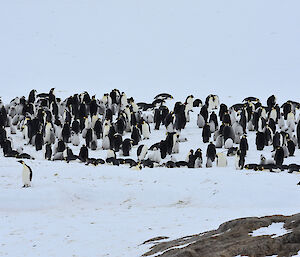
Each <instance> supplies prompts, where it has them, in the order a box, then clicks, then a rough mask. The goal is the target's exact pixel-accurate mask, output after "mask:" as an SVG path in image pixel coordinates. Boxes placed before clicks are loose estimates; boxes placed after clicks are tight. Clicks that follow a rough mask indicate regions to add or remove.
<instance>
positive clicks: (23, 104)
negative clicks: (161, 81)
mask: <svg viewBox="0 0 300 257" xmlns="http://www.w3.org/2000/svg"><path fill="white" fill-rule="evenodd" d="M172 98H173V97H172V96H171V95H170V94H167V93H162V94H159V95H157V96H156V97H155V98H154V101H153V102H152V103H145V102H137V103H136V102H135V100H134V99H133V98H132V97H130V98H128V97H127V95H126V94H125V93H124V92H120V91H119V90H118V89H114V90H112V91H111V92H110V93H105V94H104V95H103V97H102V98H101V99H96V97H95V96H90V95H89V93H88V92H83V93H81V94H74V95H72V96H69V97H67V98H66V99H65V100H62V99H60V98H58V97H56V96H55V90H54V88H52V89H51V90H50V91H49V93H40V94H37V91H36V90H31V91H30V93H29V95H28V97H25V96H22V97H16V98H14V99H13V100H11V102H10V103H9V104H6V105H5V104H4V103H3V102H2V101H1V102H0V146H1V148H2V150H3V155H4V157H14V158H18V159H34V158H33V157H32V156H31V155H30V154H28V153H25V152H24V150H23V147H19V148H17V149H13V139H12V137H11V136H12V135H14V134H17V131H19V132H20V133H22V137H23V140H24V144H25V145H30V146H32V147H34V148H35V150H36V151H44V158H45V159H46V160H51V161H56V160H61V161H66V162H72V161H77V162H83V163H85V164H86V165H89V164H92V165H95V166H96V165H99V164H105V163H107V164H112V165H117V166H119V165H123V164H124V165H126V164H127V165H129V166H130V167H131V168H135V169H138V170H140V169H142V168H143V167H149V168H153V167H167V168H176V167H188V168H202V165H203V156H202V150H201V149H200V148H198V149H196V150H195V151H194V150H193V149H191V150H190V151H189V152H188V154H187V157H186V159H185V160H180V161H177V160H176V159H175V158H174V156H173V154H176V153H178V152H179V144H180V142H185V141H187V138H185V137H182V135H181V131H182V130H184V129H185V127H186V124H187V123H188V122H190V112H191V111H193V109H194V110H195V107H198V109H199V110H200V112H199V113H198V116H197V126H198V127H199V128H201V129H202V131H201V130H199V131H200V132H199V135H200V134H202V140H203V143H207V149H206V155H205V157H206V158H205V167H207V168H209V167H212V166H213V163H214V162H215V163H216V166H218V167H225V166H227V157H229V156H235V158H236V162H235V167H236V169H243V168H245V169H253V170H269V171H283V170H288V171H289V172H293V171H297V172H299V171H300V165H298V164H290V165H284V164H283V162H284V159H285V158H288V157H289V156H293V155H294V152H295V149H296V147H297V146H298V147H300V122H299V116H298V118H296V109H298V108H299V107H300V104H299V103H297V102H294V101H287V102H285V103H284V104H283V105H282V106H279V105H278V104H277V103H276V97H275V96H274V95H272V96H270V97H269V98H268V99H267V105H266V106H263V105H262V103H261V102H260V100H259V99H258V98H256V97H247V98H245V99H244V100H243V101H242V103H238V104H234V105H233V106H231V107H228V106H227V105H226V104H224V103H221V104H220V102H219V97H218V96H217V95H213V94H211V95H208V96H207V97H206V99H205V101H204V102H202V101H201V100H200V99H195V98H194V96H193V95H190V96H188V97H187V98H186V100H185V102H184V103H182V102H176V103H175V105H174V107H173V108H171V109H169V108H168V107H167V105H166V102H167V101H168V100H169V99H172ZM150 123H153V127H154V130H163V131H164V132H165V131H166V137H165V139H164V140H160V141H159V142H157V143H155V144H153V145H151V146H150V147H148V146H147V145H146V144H143V143H142V142H145V141H144V140H146V139H149V138H150V136H151V130H150V125H149V124H150ZM249 131H253V132H255V133H256V140H255V144H256V149H257V150H258V151H261V150H263V149H264V147H265V146H273V150H272V152H273V154H272V156H273V158H272V159H270V160H267V159H266V158H265V157H264V156H263V155H261V158H260V161H259V162H258V163H250V164H245V158H246V156H247V151H248V149H249V146H248V140H247V133H248V132H249ZM82 140H84V144H82V142H81V141H82ZM100 142H101V145H100V144H99V143H100ZM70 145H73V146H80V145H81V147H80V150H79V153H78V154H74V153H73V151H72V149H71V147H70ZM218 148H219V149H225V150H226V151H227V154H225V153H224V151H223V152H219V153H217V150H216V149H218ZM99 149H102V150H106V151H107V154H106V158H105V159H101V158H92V157H90V154H89V153H90V151H96V150H99ZM133 149H137V150H136V151H137V158H136V159H133V158H130V155H131V152H132V150H133ZM166 160H168V161H166ZM20 162H21V163H22V164H23V166H24V169H25V166H26V164H25V163H24V161H20ZM203 166H204V165H203ZM27 169H28V168H27ZM29 169H30V168H29ZM29 169H28V170H29ZM27 173H28V174H29V175H28V176H30V181H31V178H32V171H31V169H30V171H29V172H27ZM27 180H28V179H27ZM28 185H29V183H28V182H26V183H24V186H28Z"/></svg>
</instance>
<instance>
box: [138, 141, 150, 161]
mask: <svg viewBox="0 0 300 257" xmlns="http://www.w3.org/2000/svg"><path fill="white" fill-rule="evenodd" d="M147 153H148V147H147V146H146V145H140V146H139V147H138V149H137V158H138V161H142V160H144V159H145V157H146V154H147Z"/></svg>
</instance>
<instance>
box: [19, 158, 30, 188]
mask: <svg viewBox="0 0 300 257" xmlns="http://www.w3.org/2000/svg"><path fill="white" fill-rule="evenodd" d="M18 162H19V163H21V164H22V165H23V172H22V182H23V187H30V186H31V180H32V170H31V168H30V167H29V166H28V165H26V164H25V162H24V161H18Z"/></svg>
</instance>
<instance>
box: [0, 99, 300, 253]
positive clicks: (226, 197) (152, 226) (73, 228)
mask: <svg viewBox="0 0 300 257" xmlns="http://www.w3.org/2000/svg"><path fill="white" fill-rule="evenodd" d="M176 100H177V99H174V100H173V101H176ZM169 104H170V105H172V104H174V102H170V103H169ZM198 112H199V108H194V112H193V113H192V114H191V121H190V122H189V123H188V124H187V127H186V129H184V130H183V131H182V136H186V137H187V138H188V141H187V142H182V143H180V153H179V154H175V155H174V157H175V158H177V159H178V160H184V159H185V157H186V155H187V153H188V151H189V149H191V148H193V149H196V148H198V147H201V149H202V150H203V151H204V153H205V151H206V147H207V146H206V144H203V142H202V138H201V133H200V132H201V130H200V129H199V128H198V127H197V126H196V116H197V113H198ZM152 125H153V124H151V126H152ZM152 132H153V133H152V135H151V137H150V139H149V140H144V141H143V143H144V144H147V145H148V146H150V145H152V144H153V143H154V142H157V141H159V140H160V139H161V138H163V137H165V129H164V128H161V129H160V130H159V131H155V130H153V129H152ZM10 136H12V137H13V139H14V143H15V146H14V147H15V148H16V147H18V146H20V145H23V141H22V139H21V134H20V132H18V133H17V135H10ZM125 137H126V136H125ZM248 140H249V143H250V142H252V144H251V143H250V150H249V153H248V155H247V159H246V161H247V162H258V161H259V156H260V154H261V152H257V151H256V150H255V147H254V145H253V141H254V132H252V133H248ZM79 148H80V146H78V147H73V151H74V153H75V154H76V153H78V152H79ZM270 150H271V148H268V147H267V148H266V150H264V151H263V153H264V154H265V155H266V156H268V154H270ZM24 151H25V152H28V153H30V154H31V155H33V156H34V157H35V158H36V160H26V161H25V162H26V163H27V164H28V165H29V166H31V168H32V170H33V183H32V187H31V188H27V189H24V188H21V186H22V183H21V171H22V167H21V165H20V164H19V163H17V162H16V159H13V158H3V157H2V156H1V157H0V160H1V168H0V171H1V180H0V212H1V216H0V227H1V232H0V234H1V235H0V236H1V238H2V242H1V247H0V255H3V256H5V255H8V256H44V255H45V253H47V255H48V256H114V257H117V256H140V255H141V254H143V253H144V252H146V251H147V250H148V248H149V247H150V246H151V244H146V245H141V244H142V243H143V242H144V241H146V240H148V239H150V238H153V237H157V236H168V237H170V239H175V238H178V237H182V236H186V235H190V234H196V233H200V232H204V231H207V230H211V229H216V228H217V227H218V226H219V225H220V224H221V223H223V222H225V221H228V220H230V219H235V218H240V217H246V216H263V215H273V214H286V215H289V214H294V213H297V212H299V201H298V199H299V197H300V191H299V186H297V185H296V184H297V182H298V181H299V174H288V173H287V172H281V173H269V172H255V171H246V170H242V171H237V170H235V169H234V161H235V157H229V158H228V167H227V168H218V167H215V166H214V167H213V168H211V169H207V168H202V169H187V168H181V169H166V168H154V169H147V168H145V169H143V170H141V171H136V170H132V169H129V168H128V167H126V166H120V167H112V166H109V165H101V166H97V167H93V166H85V165H84V164H82V163H78V162H73V163H69V164H67V163H64V162H61V161H55V162H52V161H45V160H43V151H39V152H36V151H35V150H34V148H33V147H32V146H24ZM218 151H223V149H219V150H218ZM90 153H91V154H92V156H98V157H102V158H105V155H106V152H105V151H103V150H100V149H99V150H97V151H94V152H92V151H91V152H90ZM131 156H132V158H136V148H134V149H133V150H132V154H131ZM295 156H296V157H290V158H288V159H286V160H285V163H289V162H295V161H297V160H299V156H300V150H298V149H297V150H296V153H295ZM168 158H170V157H168ZM214 165H215V164H214ZM291 196H293V197H291ZM16 245H18V247H15V246H16Z"/></svg>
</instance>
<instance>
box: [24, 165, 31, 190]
mask: <svg viewBox="0 0 300 257" xmlns="http://www.w3.org/2000/svg"><path fill="white" fill-rule="evenodd" d="M22 182H23V185H25V186H30V171H29V169H28V168H27V167H24V168H23V172H22Z"/></svg>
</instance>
